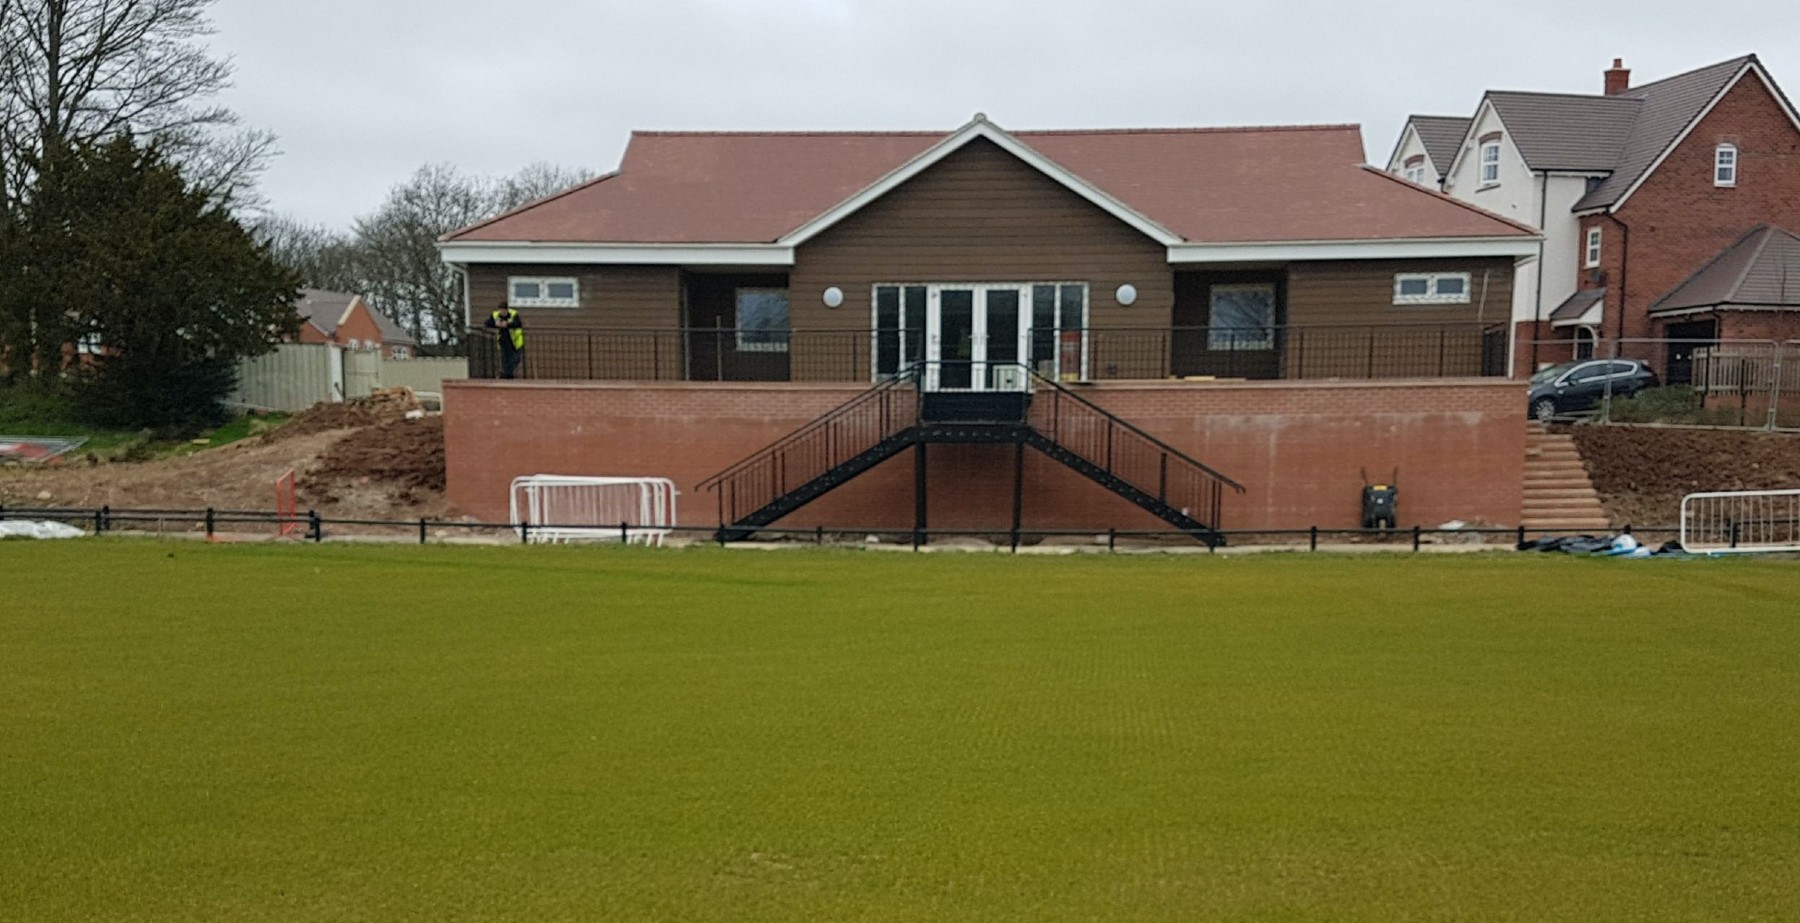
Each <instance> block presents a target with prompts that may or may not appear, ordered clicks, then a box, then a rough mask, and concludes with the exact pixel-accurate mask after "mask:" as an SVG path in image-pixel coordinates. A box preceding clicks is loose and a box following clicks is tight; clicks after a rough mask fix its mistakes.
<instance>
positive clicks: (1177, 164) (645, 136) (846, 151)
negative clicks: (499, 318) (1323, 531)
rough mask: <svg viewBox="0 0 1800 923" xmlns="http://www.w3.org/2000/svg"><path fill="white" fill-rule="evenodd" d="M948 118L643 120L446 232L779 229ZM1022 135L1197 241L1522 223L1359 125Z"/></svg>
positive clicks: (710, 234) (1494, 231) (581, 234)
mask: <svg viewBox="0 0 1800 923" xmlns="http://www.w3.org/2000/svg"><path fill="white" fill-rule="evenodd" d="M946 137H949V135H948V134H947V133H914V132H880V133H860V132H857V133H848V132H846V133H836V132H830V133H824V132H821V133H730V132H638V133H635V134H633V135H632V138H631V143H630V145H629V146H628V147H627V148H626V151H625V158H624V162H623V163H622V164H621V165H620V168H619V171H618V172H617V173H616V174H612V175H609V176H605V177H601V178H600V179H598V180H594V181H592V182H589V183H587V184H584V185H582V186H577V187H575V188H574V189H571V190H568V191H567V192H564V193H561V194H558V195H556V196H551V197H550V198H547V199H544V200H540V201H538V202H535V203H531V204H529V205H526V206H524V207H522V208H519V209H516V210H514V211H513V212H510V213H508V214H505V215H502V216H500V217H498V218H495V219H492V220H490V221H487V222H484V223H482V224H477V225H474V226H472V227H469V228H465V229H463V230H461V231H458V232H455V233H453V234H451V235H449V236H448V237H447V238H446V239H447V240H453V241H458V242H491V241H533V242H558V243H624V244H630V243H671V244H675V243H770V242H774V241H776V240H778V239H780V238H781V237H782V236H784V235H786V234H788V233H789V232H791V231H793V230H795V229H796V228H798V227H800V226H801V225H803V224H805V223H806V222H808V221H810V220H812V219H814V218H816V217H818V216H819V215H821V214H823V213H825V212H827V211H829V210H831V209H832V208H833V207H834V206H836V205H838V204H840V203H842V202H843V201H844V200H845V199H848V198H850V197H851V196H853V195H855V194H856V193H858V192H860V191H862V190H864V189H866V188H868V187H869V186H871V185H874V184H875V183H876V182H877V181H879V180H881V179H882V178H883V177H885V176H887V175H888V174H889V173H891V172H893V171H894V170H896V169H898V168H899V167H901V166H903V165H905V164H906V163H908V162H909V161H911V160H912V159H913V158H915V157H917V156H919V155H920V154H923V153H924V152H926V151H927V150H928V149H930V148H931V147H932V146H933V145H935V144H937V143H938V142H940V141H942V140H944V139H945V138H946ZM1013 137H1014V138H1016V139H1017V140H1018V141H1019V142H1021V143H1023V144H1024V145H1026V146H1028V147H1030V148H1031V149H1033V150H1034V151H1036V152H1037V153H1038V154H1040V155H1042V156H1043V157H1045V158H1047V159H1048V160H1050V161H1052V162H1054V163H1055V164H1057V165H1058V166H1060V167H1062V168H1063V169H1064V170H1066V171H1068V172H1070V173H1072V174H1074V175H1076V176H1078V177H1080V178H1081V179H1082V180H1083V181H1085V182H1087V183H1088V184H1089V185H1091V186H1093V187H1094V188H1096V189H1098V190H1100V191H1101V192H1103V193H1105V194H1106V195H1108V196H1110V197H1111V198H1113V199H1115V200H1117V201H1118V202H1120V203H1122V204H1123V205H1125V206H1127V207H1128V208H1130V209H1131V210H1133V211H1136V212H1137V213H1139V214H1141V215H1143V216H1144V217H1146V218H1148V219H1150V220H1151V221H1154V222H1156V223H1157V224H1159V225H1161V226H1163V227H1164V228H1167V229H1168V230H1169V231H1171V232H1173V233H1175V234H1177V235H1179V236H1181V237H1183V238H1185V239H1187V240H1188V241H1192V242H1196V243H1215V242H1216V243H1227V242H1232V243H1237V242H1246V243H1248V242H1265V241H1267V242H1280V241H1312V240H1377V239H1379V240H1386V239H1408V238H1446V237H1449V238H1454V237H1507V236H1526V235H1530V234H1532V233H1535V232H1533V231H1532V230H1531V229H1530V228H1528V227H1526V226H1524V225H1521V224H1516V223H1514V222H1511V221H1508V220H1506V219H1504V218H1501V217H1499V216H1497V215H1494V214H1491V213H1489V212H1486V211H1483V210H1481V209H1478V208H1475V207H1473V206H1470V205H1467V204H1465V203H1462V202H1458V201H1456V200H1454V199H1451V198H1449V197H1447V196H1442V195H1438V194H1435V193H1433V192H1430V191H1428V190H1424V189H1421V188H1419V187H1417V186H1414V185H1412V184H1410V183H1404V182H1400V181H1398V180H1395V179H1394V178H1392V177H1389V176H1387V175H1386V174H1385V173H1383V172H1381V171H1379V170H1373V169H1368V168H1365V167H1364V166H1363V165H1362V161H1363V147H1362V136H1361V131H1360V129H1358V128H1357V127H1356V126H1354V125H1324V126H1284V127H1275V128H1210V129H1204V128H1203V129H1145V130H1113V131H1039V132H1032V131H1026V132H1017V133H1014V134H1013Z"/></svg>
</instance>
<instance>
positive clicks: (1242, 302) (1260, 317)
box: [1206, 282, 1275, 350]
mask: <svg viewBox="0 0 1800 923" xmlns="http://www.w3.org/2000/svg"><path fill="white" fill-rule="evenodd" d="M1211 306H1212V310H1211V311H1210V312H1209V313H1208V315H1207V323H1206V348H1207V349H1209V350H1269V349H1274V348H1275V286H1274V285H1273V284H1271V283H1268V282H1256V283H1249V284H1244V285H1215V286H1213V287H1212V295H1211Z"/></svg>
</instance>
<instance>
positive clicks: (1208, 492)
mask: <svg viewBox="0 0 1800 923" xmlns="http://www.w3.org/2000/svg"><path fill="white" fill-rule="evenodd" d="M923 366H924V364H921V365H920V366H915V367H913V368H912V369H910V370H908V371H907V372H906V373H904V374H902V375H901V376H900V377H898V378H895V379H893V380H891V381H886V382H883V383H881V384H879V385H876V386H875V387H873V388H871V389H869V390H868V391H865V392H863V393H862V394H860V395H858V396H857V397H855V398H854V399H852V400H850V401H849V402H847V403H845V404H843V405H841V406H839V407H837V408H835V409H833V410H831V411H829V412H828V413H826V414H824V415H823V416H820V417H819V418H818V419H816V420H813V421H812V422H811V423H808V424H806V425H805V426H803V427H801V428H800V429H798V430H795V431H794V432H793V433H791V434H789V435H787V436H785V437H783V438H782V439H781V440H779V441H778V442H776V443H774V444H773V445H770V446H769V447H767V448H765V449H763V450H761V451H759V452H757V453H756V454H754V455H751V456H750V457H748V458H745V459H744V460H743V461H740V462H738V463H737V464H735V465H732V466H731V467H730V468H727V469H725V470H724V471H721V472H719V473H718V474H715V475H713V476H712V477H710V478H708V479H706V480H705V481H702V482H701V483H700V485H699V486H700V487H701V488H702V489H706V490H711V491H713V492H714V493H715V494H716V495H717V496H718V503H719V533H718V537H719V539H720V540H721V541H741V540H743V539H747V538H749V537H751V536H753V535H755V534H756V532H757V531H758V530H760V529H762V528H765V527H767V526H770V525H772V524H774V523H775V522H777V521H779V520H780V519H782V518H783V517H786V516H788V515H790V514H792V513H793V512H794V511H796V510H798V509H800V508H801V507H803V506H805V505H806V504H808V503H811V502H812V501H813V500H816V499H818V498H819V497H822V496H824V495H825V494H827V493H829V492H831V491H832V490H833V489H835V488H837V487H839V486H841V485H843V484H845V483H847V482H848V481H850V480H852V479H853V478H855V477H856V476H858V475H860V474H862V473H863V472H866V471H868V470H869V469H871V468H874V467H875V466H876V465H879V464H881V463H882V462H884V461H886V460H887V459H889V458H892V457H894V456H895V455H897V454H899V453H900V452H902V451H904V450H905V449H907V448H908V447H918V449H919V451H920V452H921V453H922V452H923V447H924V446H925V445H930V444H934V443H937V444H949V443H987V444H1013V445H1017V446H1020V447H1023V446H1030V447H1031V448H1033V449H1036V450H1037V451H1039V452H1042V453H1043V454H1044V455H1046V456H1048V457H1050V458H1052V459H1055V460H1056V461H1058V462H1060V463H1061V464H1063V465H1065V466H1067V467H1068V468H1070V469H1072V470H1074V471H1075V472H1077V473H1079V474H1081V475H1083V476H1084V477H1087V478H1088V479H1090V480H1092V481H1094V482H1095V483H1097V484H1099V485H1100V486H1102V487H1105V488H1106V489H1107V490H1110V491H1112V492H1113V493H1115V494H1117V495H1119V496H1121V497H1123V498H1125V499H1126V500H1128V501H1130V502H1131V503H1132V504H1134V505H1135V506H1137V507H1138V508H1140V509H1142V510H1145V511H1146V512H1149V513H1150V514H1152V515H1154V516H1156V517H1158V518H1160V519H1162V520H1163V521H1164V522H1167V523H1169V524H1170V525H1172V526H1174V527H1175V528H1176V529H1178V530H1180V531H1181V532H1183V533H1186V534H1188V535H1190V536H1192V537H1193V538H1195V539H1197V540H1199V541H1201V542H1204V543H1206V544H1207V545H1209V546H1211V547H1218V546H1219V545H1223V544H1224V543H1225V538H1224V536H1223V535H1220V534H1219V532H1218V529H1219V521H1220V515H1221V508H1222V506H1223V498H1224V492H1225V490H1226V489H1227V488H1230V489H1231V490H1234V491H1237V492H1239V493H1242V492H1243V490H1244V488H1243V487H1242V486H1241V485H1239V484H1238V483H1237V482H1236V481H1233V480H1231V479H1230V478H1228V477H1226V476H1225V475H1223V474H1220V473H1219V472H1217V471H1215V470H1213V469H1212V468H1209V467H1207V466H1206V465H1204V464H1202V463H1200V462H1198V461H1195V460H1194V459H1192V458H1189V457H1188V456H1187V455H1185V454H1183V453H1182V452H1181V451H1180V450H1178V449H1176V448H1174V447H1173V446H1170V445H1169V444H1167V443H1165V442H1163V441H1161V440H1159V439H1157V438H1156V437H1154V436H1151V435H1150V434H1148V433H1146V432H1144V431H1143V430H1141V429H1139V428H1137V427H1136V426H1133V425H1131V424H1130V423H1128V422H1126V421H1125V420H1123V419H1121V418H1119V417H1118V416H1115V415H1114V414H1112V413H1110V412H1108V411H1106V410H1105V409H1103V408H1101V407H1099V406H1098V405H1096V404H1094V403H1093V402H1092V401H1089V400H1087V399H1086V398H1083V397H1082V396H1080V395H1079V394H1076V393H1075V392H1074V391H1072V390H1070V389H1069V388H1068V387H1066V386H1064V385H1062V384H1060V383H1058V382H1056V381H1053V380H1051V379H1048V378H1045V377H1043V376H1040V375H1038V374H1036V373H1035V372H1026V370H1025V369H1024V367H1023V366H1020V367H1018V369H1017V380H1018V381H1020V382H1022V383H1024V384H1025V385H1026V387H1024V388H1021V389H1017V390H993V391H945V390H942V389H939V390H926V389H922V388H920V387H919V384H920V383H921V382H922V381H929V380H935V379H936V378H937V376H935V375H931V374H928V373H927V372H926V370H925V369H924V367H923ZM987 371H991V369H988V370H984V374H985V373H986V372H987ZM919 477H920V480H919V490H920V491H921V492H922V491H923V489H924V484H923V464H922V460H921V464H920V469H919ZM1015 491H1016V485H1015ZM922 510H923V505H922V503H921V517H922V515H923V514H922ZM1015 516H1016V513H1015ZM919 528H921V529H922V528H923V524H922V523H921V524H920V526H919Z"/></svg>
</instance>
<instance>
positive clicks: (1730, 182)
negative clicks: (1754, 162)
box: [1713, 144, 1738, 186]
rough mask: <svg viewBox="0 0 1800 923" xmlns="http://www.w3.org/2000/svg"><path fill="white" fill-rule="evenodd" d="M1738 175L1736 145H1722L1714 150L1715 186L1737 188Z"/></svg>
mask: <svg viewBox="0 0 1800 923" xmlns="http://www.w3.org/2000/svg"><path fill="white" fill-rule="evenodd" d="M1737 174H1738V149H1737V145H1735V144H1721V145H1719V146H1718V147H1716V148H1713V185H1714V186H1736V185H1737Z"/></svg>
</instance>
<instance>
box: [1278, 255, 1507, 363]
mask: <svg viewBox="0 0 1800 923" xmlns="http://www.w3.org/2000/svg"><path fill="white" fill-rule="evenodd" d="M1427 272H1466V273H1468V274H1469V303H1468V304H1420V305H1397V304H1394V277H1395V276H1396V275H1398V274H1400V273H1427ZM1512 283H1513V265H1512V260H1511V259H1508V258H1505V257H1496V258H1471V259H1460V260H1458V259H1444V260H1379V261H1356V262H1353V261H1342V262H1322V263H1291V264H1289V266H1288V277H1287V298H1288V303H1287V323H1288V325H1289V329H1288V333H1287V340H1286V343H1285V344H1283V351H1284V355H1285V363H1284V372H1285V373H1284V374H1283V376H1282V377H1284V378H1412V377H1419V378H1436V377H1443V376H1459V375H1480V374H1481V372H1482V367H1481V358H1482V347H1481V337H1480V335H1479V333H1478V330H1479V329H1481V328H1485V327H1489V326H1493V325H1504V324H1506V323H1507V322H1508V321H1509V319H1510V318H1511V313H1512ZM1439 324H1443V325H1450V326H1446V327H1443V328H1434V325H1439ZM1369 325H1406V326H1407V327H1409V328H1410V329H1408V330H1406V331H1392V330H1390V331H1387V332H1382V331H1379V330H1375V329H1372V327H1370V326H1369ZM1352 328H1366V329H1352Z"/></svg>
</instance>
